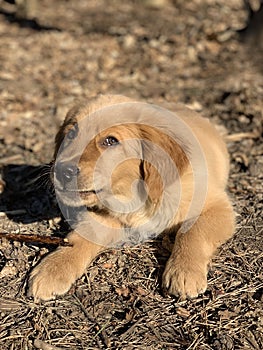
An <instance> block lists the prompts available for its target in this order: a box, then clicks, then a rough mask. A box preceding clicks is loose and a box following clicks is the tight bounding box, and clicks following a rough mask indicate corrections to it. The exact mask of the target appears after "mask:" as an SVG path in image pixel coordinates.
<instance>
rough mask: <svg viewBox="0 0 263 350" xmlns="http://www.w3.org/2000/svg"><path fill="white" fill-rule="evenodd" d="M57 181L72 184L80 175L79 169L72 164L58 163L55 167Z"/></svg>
mask: <svg viewBox="0 0 263 350" xmlns="http://www.w3.org/2000/svg"><path fill="white" fill-rule="evenodd" d="M55 173H56V177H57V179H58V180H59V181H60V182H62V183H65V182H70V181H72V179H73V178H74V177H75V176H77V175H78V174H79V168H78V167H77V166H76V165H73V164H70V163H57V164H56V167H55Z"/></svg>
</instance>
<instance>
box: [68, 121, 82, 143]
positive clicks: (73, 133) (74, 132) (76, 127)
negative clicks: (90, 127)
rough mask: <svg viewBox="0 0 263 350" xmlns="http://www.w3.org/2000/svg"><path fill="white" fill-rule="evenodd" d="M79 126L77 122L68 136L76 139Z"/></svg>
mask: <svg viewBox="0 0 263 350" xmlns="http://www.w3.org/2000/svg"><path fill="white" fill-rule="evenodd" d="M78 132H79V128H78V124H75V125H74V126H73V127H72V128H71V129H70V130H69V131H68V133H67V138H68V139H70V140H73V139H75V138H76V137H77V136H78Z"/></svg>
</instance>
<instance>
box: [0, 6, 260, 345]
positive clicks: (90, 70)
mask: <svg viewBox="0 0 263 350" xmlns="http://www.w3.org/2000/svg"><path fill="white" fill-rule="evenodd" d="M167 3H170V5H167ZM106 4H107V5H106ZM1 6H2V7H3V8H4V11H2V12H0V35H1V46H2V47H3V50H1V53H0V62H1V63H0V106H1V111H0V152H1V153H0V154H1V155H0V169H1V170H2V180H4V181H5V182H7V188H6V189H5V190H4V191H3V193H2V195H1V196H0V229H1V231H3V230H5V231H7V232H10V233H13V234H17V233H20V234H42V235H53V236H59V237H62V236H63V235H64V234H65V232H66V230H67V227H66V226H65V225H64V223H63V221H60V214H59V212H58V210H57V208H56V203H55V201H54V199H53V198H52V197H51V195H50V194H49V193H48V192H47V191H46V189H45V188H43V187H38V186H37V184H34V185H33V184H32V182H30V181H31V180H32V179H33V178H34V177H35V176H36V173H37V172H38V170H39V165H41V164H43V163H48V162H49V161H50V159H51V158H52V152H53V138H54V135H55V133H56V130H57V127H58V125H59V123H60V121H61V120H62V119H63V117H64V114H65V112H66V110H67V109H68V108H69V106H70V105H71V104H72V103H73V100H74V99H83V98H87V97H89V96H91V95H95V94H98V93H99V92H105V93H112V92H113V93H123V94H126V95H129V96H132V97H138V98H140V99H143V98H147V99H148V100H155V101H156V100H163V99H165V100H169V101H180V102H184V103H188V104H189V105H191V106H192V107H194V108H196V109H198V110H200V111H201V112H202V113H203V114H204V115H206V116H208V117H209V118H211V119H212V120H213V121H215V122H217V123H219V124H221V125H224V126H225V127H226V129H227V130H228V132H229V133H230V134H233V133H239V134H243V135H244V134H245V135H246V137H242V138H241V139H239V140H235V142H230V143H229V151H230V154H231V175H230V180H229V192H230V194H231V196H232V199H233V203H234V205H235V208H236V212H237V223H238V224H237V230H236V234H235V237H234V238H233V239H231V240H230V241H229V242H227V243H226V244H225V245H224V246H223V247H222V248H221V249H220V251H219V252H218V255H217V256H216V257H215V258H214V260H213V262H212V265H211V269H210V272H209V283H208V290H207V292H206V293H205V295H203V296H201V297H199V298H197V299H194V300H186V301H180V300H177V299H176V298H170V297H167V296H164V295H163V293H162V290H161V287H160V280H161V275H162V272H163V269H164V265H165V261H166V260H167V257H168V251H166V249H165V248H164V247H163V245H162V238H159V239H158V240H156V241H152V242H147V243H145V244H143V245H142V246H139V247H132V248H126V249H122V250H121V251H118V250H116V251H115V250H111V251H108V252H106V253H103V254H101V255H100V256H99V257H98V258H97V259H96V261H94V263H93V264H92V266H91V267H90V268H89V269H88V270H87V273H86V275H85V276H83V277H82V278H81V279H80V280H79V281H78V282H77V283H76V285H74V286H73V287H72V288H71V290H70V292H69V293H68V294H67V295H65V296H63V297H60V298H57V299H56V300H54V301H50V302H46V303H42V304H35V303H34V302H33V301H32V299H30V298H27V297H26V293H25V291H26V281H27V277H28V271H29V270H30V269H31V268H32V267H33V266H34V265H35V264H36V263H37V262H38V261H39V259H40V258H41V256H43V254H46V253H47V252H48V251H49V250H50V249H52V247H51V246H47V245H45V246H41V245H37V244H28V243H26V244H25V243H19V242H16V241H14V242H9V241H6V240H2V241H1V245H0V269H1V271H0V347H1V349H4V350H5V349H9V350H10V349H15V350H19V349H21V350H25V349H29V350H30V349H43V350H52V349H53V350H55V349H74V350H75V349H85V350H88V349H122V350H125V349H127V350H130V349H154V350H155V349H162V350H163V349H183V350H188V349H189V350H190V349H191V350H192V349H197V350H231V349H233V350H234V349H235V350H236V349H240V350H241V349H242V350H244V349H246V350H252V349H253V350H255V349H256V350H261V349H262V348H263V323H262V322H263V321H262V320H263V313H262V309H263V269H262V266H263V253H262V252H263V243H262V230H263V220H262V209H263V191H262V176H263V175H262V174H263V162H262V154H263V143H262V138H261V135H262V110H263V102H262V101H263V90H262V86H263V77H262V75H261V68H262V67H259V64H260V63H259V62H262V60H259V59H257V52H256V50H255V48H252V49H251V48H250V49H248V44H243V43H241V42H240V41H239V40H238V36H237V34H235V30H236V29H239V28H242V26H244V24H245V19H246V12H245V10H244V8H243V5H242V1H241V0H240V1H239V0H235V1H232V2H229V1H213V2H211V1H208V0H207V1H206V0H204V1H201V2H200V1H197V0H196V1H191V2H183V1H176V2H173V1H167V2H166V6H164V7H161V8H159V9H158V10H156V9H153V8H151V7H146V6H145V5H144V3H142V2H138V1H127V2H125V3H123V2H121V1H119V0H116V1H114V2H112V3H111V4H109V3H107V2H106V1H104V0H101V1H93V0H91V1H78V3H77V4H75V3H74V4H73V2H68V1H63V0H59V1H57V2H56V10H54V2H52V1H50V0H43V1H41V2H40V1H39V4H38V6H39V9H38V17H37V18H38V22H39V26H38V27H37V28H36V27H35V29H34V28H32V27H30V25H32V23H30V22H26V21H19V22H15V21H14V20H15V18H14V16H12V13H11V12H12V11H13V7H12V6H11V5H8V4H4V3H3V2H1V4H0V7H1ZM8 13H9V15H8ZM41 26H42V27H41ZM253 50H254V51H253ZM254 59H255V60H254ZM254 63H255V64H254ZM251 135H258V136H256V137H254V136H253V137H252V136H251ZM232 141H233V139H232ZM12 164H13V165H12ZM28 181H29V182H30V185H28ZM0 190H1V179H0ZM222 229H224V223H222Z"/></svg>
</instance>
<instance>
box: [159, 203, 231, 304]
mask: <svg viewBox="0 0 263 350" xmlns="http://www.w3.org/2000/svg"><path fill="white" fill-rule="evenodd" d="M234 222H235V219H234V213H233V209H232V206H231V204H230V202H229V200H228V198H227V196H225V197H223V198H221V199H218V200H217V202H214V203H213V204H211V205H210V206H209V207H208V208H207V209H206V210H205V211H204V212H203V213H202V214H201V215H200V217H199V218H198V219H197V221H196V222H195V223H194V225H193V226H192V227H191V228H190V229H189V231H187V232H180V230H179V232H178V233H177V236H176V240H175V244H174V247H173V250H172V253H171V256H170V258H169V260H168V262H167V265H166V268H165V271H164V275H163V287H164V288H165V289H166V290H167V291H168V293H169V294H173V295H180V296H181V297H182V299H184V298H185V297H186V296H188V297H191V298H193V297H196V296H197V295H198V294H199V293H203V292H204V291H205V290H206V288H207V267H208V263H209V261H210V259H211V257H212V255H213V253H214V252H215V250H216V249H217V248H218V247H219V246H220V245H221V244H222V243H223V242H225V241H226V240H227V239H228V238H230V237H231V236H232V234H233V232H234Z"/></svg>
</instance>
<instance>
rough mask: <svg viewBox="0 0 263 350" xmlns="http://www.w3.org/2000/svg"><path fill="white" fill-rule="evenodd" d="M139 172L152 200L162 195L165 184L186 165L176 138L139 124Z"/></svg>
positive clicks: (176, 175) (171, 181) (177, 175)
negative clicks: (140, 148)
mask: <svg viewBox="0 0 263 350" xmlns="http://www.w3.org/2000/svg"><path fill="white" fill-rule="evenodd" d="M140 128H141V138H142V154H143V160H142V164H141V173H142V177H143V180H144V181H145V183H146V185H147V187H148V195H149V197H150V199H151V200H152V201H153V202H156V201H158V199H160V197H161V196H162V193H163V190H164V187H165V186H167V185H168V186H169V185H171V184H172V183H173V182H174V181H176V179H177V178H178V177H179V176H181V175H182V174H183V172H184V170H185V169H186V168H187V166H188V159H187V156H186V154H185V152H184V150H183V149H182V147H181V146H180V145H179V143H178V142H176V140H174V139H172V138H171V137H170V136H168V135H167V134H165V133H163V132H161V131H159V130H157V129H155V128H153V127H149V126H141V127H140Z"/></svg>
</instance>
